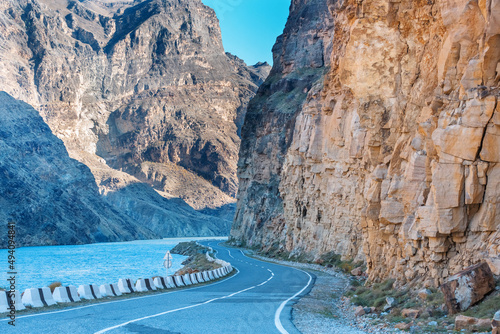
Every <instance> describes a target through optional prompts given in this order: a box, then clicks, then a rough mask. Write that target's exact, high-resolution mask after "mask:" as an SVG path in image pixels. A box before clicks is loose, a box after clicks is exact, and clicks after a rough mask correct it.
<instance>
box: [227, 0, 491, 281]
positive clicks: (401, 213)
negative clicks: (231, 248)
mask: <svg viewBox="0 0 500 334" xmlns="http://www.w3.org/2000/svg"><path fill="white" fill-rule="evenodd" d="M499 15H500V2H499V1H494V0H491V1H490V0H488V1H460V0H459V1H446V0H435V1H409V0H408V1H406V0H402V1H370V0H363V1H351V0H346V1H327V0H315V1H299V0H294V1H292V7H291V12H290V17H289V20H288V23H287V26H286V28H285V31H284V34H283V35H282V36H281V37H280V38H278V41H277V43H276V45H275V48H274V59H275V64H274V67H273V69H272V71H271V75H270V76H269V78H268V79H267V81H266V82H265V83H264V84H263V85H262V86H261V88H260V90H259V92H258V94H257V96H256V97H255V98H254V99H253V100H252V101H251V102H250V107H249V110H248V113H247V116H246V120H245V124H244V126H243V131H242V145H241V156H240V160H239V165H238V166H239V171H238V175H239V178H240V188H239V194H238V197H239V203H238V208H237V214H236V218H235V222H234V224H233V228H232V232H231V235H232V238H233V239H234V241H235V242H237V243H245V244H247V245H252V246H260V247H261V248H263V249H265V250H269V251H271V250H272V251H274V250H280V251H283V252H291V253H292V254H308V255H310V256H311V258H315V257H318V256H319V255H320V254H322V253H325V252H328V251H335V252H336V253H338V254H342V255H343V256H344V257H345V258H356V259H365V260H366V262H367V267H368V273H369V275H370V278H371V279H375V280H377V279H383V278H385V277H389V276H390V277H396V278H397V279H398V280H399V281H400V282H407V281H412V282H416V283H424V282H425V283H427V284H430V285H437V284H440V283H442V282H443V280H444V279H446V278H447V277H448V276H449V275H451V274H453V273H455V272H457V271H459V270H461V269H463V268H465V267H467V266H469V265H472V264H475V263H478V262H479V261H481V260H484V261H486V262H487V263H489V264H490V267H491V269H492V271H493V272H498V271H499V270H500V268H498V264H499V263H500V261H499V260H500V232H499V231H498V227H499V224H500V186H499V185H500V165H499V164H498V162H499V157H498V155H499V154H500V153H499V152H500V141H499V138H500V121H499V120H500V107H499V106H498V103H497V99H498V96H499V95H500V94H499V87H498V82H499V79H500V63H499V61H500V20H499V17H500V16H499Z"/></svg>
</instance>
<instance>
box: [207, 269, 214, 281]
mask: <svg viewBox="0 0 500 334" xmlns="http://www.w3.org/2000/svg"><path fill="white" fill-rule="evenodd" d="M208 277H209V278H210V280H211V281H212V280H214V279H215V276H214V273H213V272H212V270H210V271H208Z"/></svg>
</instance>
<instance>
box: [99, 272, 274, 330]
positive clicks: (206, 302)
mask: <svg viewBox="0 0 500 334" xmlns="http://www.w3.org/2000/svg"><path fill="white" fill-rule="evenodd" d="M268 270H269V269H268ZM269 271H270V272H271V277H269V278H268V279H267V280H265V281H264V282H262V283H260V284H259V285H263V284H266V283H267V282H269V281H270V280H272V279H273V277H274V273H273V272H272V271H271V270H269ZM259 285H254V286H251V287H248V288H246V289H243V290H239V291H236V292H233V293H231V294H229V295H226V296H223V297H218V298H213V299H210V300H207V301H205V302H203V303H199V304H195V305H189V306H185V307H180V308H177V309H174V310H169V311H165V312H161V313H157V314H153V315H148V316H146V317H142V318H138V319H134V320H130V321H127V322H124V323H122V324H119V325H116V326H112V327H108V328H105V329H102V330H100V331H98V332H95V333H94V334H102V333H106V332H108V331H110V330H113V329H116V328H120V327H123V326H126V325H128V324H131V323H133V322H137V321H141V320H146V319H151V318H155V317H159V316H162V315H165V314H169V313H173V312H177V311H182V310H187V309H190V308H193V307H198V306H201V305H205V304H209V303H211V302H213V301H216V300H220V299H225V298H229V297H232V296H235V295H237V294H240V293H242V292H245V291H248V290H251V289H254V288H256V287H257V286H259Z"/></svg>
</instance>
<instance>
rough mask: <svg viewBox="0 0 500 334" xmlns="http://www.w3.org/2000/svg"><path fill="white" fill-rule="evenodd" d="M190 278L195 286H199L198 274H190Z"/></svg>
mask: <svg viewBox="0 0 500 334" xmlns="http://www.w3.org/2000/svg"><path fill="white" fill-rule="evenodd" d="M189 278H190V279H191V282H192V283H193V284H198V280H197V279H196V274H189Z"/></svg>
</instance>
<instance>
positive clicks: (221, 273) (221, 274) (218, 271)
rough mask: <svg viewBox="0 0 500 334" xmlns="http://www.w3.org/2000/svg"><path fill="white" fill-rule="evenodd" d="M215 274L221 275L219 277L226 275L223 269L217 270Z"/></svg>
mask: <svg viewBox="0 0 500 334" xmlns="http://www.w3.org/2000/svg"><path fill="white" fill-rule="evenodd" d="M215 272H216V273H217V275H219V277H222V276H224V273H223V272H222V268H217V269H215Z"/></svg>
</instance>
